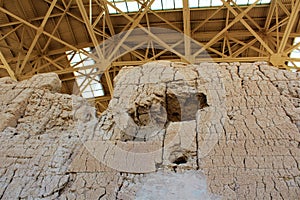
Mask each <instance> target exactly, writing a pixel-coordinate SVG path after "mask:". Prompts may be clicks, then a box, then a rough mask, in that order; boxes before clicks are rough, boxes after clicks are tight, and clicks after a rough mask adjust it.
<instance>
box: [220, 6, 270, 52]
mask: <svg viewBox="0 0 300 200" xmlns="http://www.w3.org/2000/svg"><path fill="white" fill-rule="evenodd" d="M221 1H222V2H223V3H224V5H225V6H226V7H227V8H228V9H229V10H230V11H231V13H232V14H233V15H234V16H236V17H237V16H239V15H240V14H242V13H244V12H245V11H246V10H245V11H243V12H241V13H240V14H238V13H237V12H236V11H235V10H234V9H233V8H232V7H231V6H230V5H229V3H228V2H226V1H225V0H221ZM230 1H232V0H230ZM257 2H258V0H256V1H255V2H254V3H253V4H252V5H254V4H256V3H257ZM245 14H246V13H244V15H245ZM240 22H241V23H242V24H243V25H244V26H245V27H246V28H247V29H248V30H249V32H250V33H252V34H253V36H254V37H256V39H257V40H258V41H259V42H260V43H261V44H262V45H263V47H264V48H265V49H266V50H267V51H268V52H269V53H270V54H271V55H272V54H274V52H273V50H272V49H271V48H270V47H269V46H268V45H267V44H266V43H265V41H264V40H263V39H262V38H261V37H260V36H259V34H258V33H257V32H256V31H255V30H253V29H252V28H251V26H250V25H249V24H248V23H247V22H246V21H245V20H244V19H243V18H240Z"/></svg>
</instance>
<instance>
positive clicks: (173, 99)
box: [129, 92, 209, 126]
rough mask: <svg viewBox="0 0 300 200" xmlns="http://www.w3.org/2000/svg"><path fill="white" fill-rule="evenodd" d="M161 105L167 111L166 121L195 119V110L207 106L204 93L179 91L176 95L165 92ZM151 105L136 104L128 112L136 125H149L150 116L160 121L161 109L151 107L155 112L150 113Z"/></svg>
mask: <svg viewBox="0 0 300 200" xmlns="http://www.w3.org/2000/svg"><path fill="white" fill-rule="evenodd" d="M161 105H162V106H163V108H164V109H165V112H167V122H181V121H189V120H195V119H196V114H197V111H198V110H199V109H203V108H205V107H208V106H209V105H208V104H207V98H206V95H205V94H203V93H196V94H190V93H181V94H179V95H178V94H174V93H171V92H168V93H167V94H166V98H165V101H162V102H161ZM151 106H153V105H151V104H149V105H143V106H141V105H136V107H135V110H132V111H131V112H129V114H130V116H131V118H132V119H133V121H134V122H135V123H136V124H137V125H138V126H147V125H149V123H150V117H151V118H152V120H154V121H156V122H162V119H161V118H162V117H163V111H162V112H161V113H160V112H159V111H158V110H156V109H152V110H156V112H153V111H152V113H150V110H151ZM155 106H157V105H155Z"/></svg>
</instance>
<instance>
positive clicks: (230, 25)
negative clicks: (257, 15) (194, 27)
mask: <svg viewBox="0 0 300 200" xmlns="http://www.w3.org/2000/svg"><path fill="white" fill-rule="evenodd" d="M221 1H222V2H223V4H224V5H226V7H228V9H229V8H231V9H233V8H232V7H231V6H230V5H229V4H228V3H227V2H225V1H224V0H221ZM258 1H259V0H256V1H255V2H254V3H253V4H251V5H250V6H249V7H247V9H245V10H244V11H243V12H241V13H240V14H238V15H236V17H235V18H234V20H233V21H232V22H230V23H229V24H228V26H226V27H225V28H224V29H222V30H221V31H220V32H219V33H218V34H216V35H215V36H214V37H213V38H212V39H211V40H210V41H209V42H208V43H206V44H205V45H204V46H203V47H202V48H201V49H200V50H199V51H197V52H196V53H194V56H195V57H196V56H197V55H199V54H200V53H201V52H203V51H205V49H207V48H208V47H210V46H211V45H212V44H214V43H215V42H217V41H218V40H219V39H220V38H221V36H222V35H223V34H224V33H225V32H226V31H227V30H228V29H229V28H230V27H232V26H233V25H234V24H235V23H237V22H238V21H240V20H242V18H243V17H244V16H245V14H246V13H247V12H249V11H250V10H251V9H252V8H253V7H254V6H255V5H256V4H257V2H258Z"/></svg>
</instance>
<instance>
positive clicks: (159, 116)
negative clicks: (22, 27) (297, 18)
mask: <svg viewBox="0 0 300 200" xmlns="http://www.w3.org/2000/svg"><path fill="white" fill-rule="evenodd" d="M0 83H1V85H0V97H1V98H0V106H1V110H0V113H1V115H0V120H1V123H0V131H2V132H0V142H1V150H0V152H1V154H0V198H1V199H19V198H21V199H108V200H113V199H124V200H127V199H170V198H173V199H174V194H175V196H177V197H178V198H180V199H201V198H202V199H208V198H211V199H218V198H222V199H263V198H265V199H297V198H298V197H299V196H300V163H299V162H300V133H299V130H300V74H299V73H291V72H288V71H282V70H278V69H275V68H273V67H270V66H267V65H266V64H265V63H254V64H239V63H232V64H226V63H221V64H213V63H202V64H200V65H188V66H186V65H184V64H181V63H170V62H153V63H148V64H145V65H143V66H140V67H128V68H124V69H123V70H122V71H121V72H120V74H119V75H118V76H117V78H116V80H115V93H114V97H113V99H112V100H111V102H110V104H109V108H108V109H107V111H105V113H103V115H102V116H101V117H100V118H99V119H98V118H97V117H95V111H94V109H93V108H92V107H91V106H89V105H87V103H86V102H85V101H84V100H83V99H81V98H79V97H75V96H69V95H64V94H59V93H57V92H58V91H59V88H60V81H59V79H58V77H57V75H55V74H43V75H37V76H34V77H33V78H32V79H30V80H27V81H23V82H19V83H18V82H14V81H12V80H10V79H9V78H2V79H0ZM197 183H198V184H197ZM190 187H193V188H190ZM176 192H177V193H176ZM163 193H166V195H165V197H163V195H161V194H163ZM189 193H190V195H188V194H189ZM195 195H196V196H195Z"/></svg>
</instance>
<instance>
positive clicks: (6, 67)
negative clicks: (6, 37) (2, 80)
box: [0, 51, 17, 80]
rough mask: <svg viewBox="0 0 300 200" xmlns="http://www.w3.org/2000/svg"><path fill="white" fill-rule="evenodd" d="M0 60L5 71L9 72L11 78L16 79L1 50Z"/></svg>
mask: <svg viewBox="0 0 300 200" xmlns="http://www.w3.org/2000/svg"><path fill="white" fill-rule="evenodd" d="M0 60H1V62H2V64H3V67H4V68H5V69H6V71H7V73H8V74H9V76H10V77H11V78H12V79H13V80H17V79H16V77H15V73H14V71H13V70H12V69H11V67H10V66H9V64H8V63H7V61H6V59H5V57H4V56H3V54H2V52H1V51H0Z"/></svg>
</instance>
